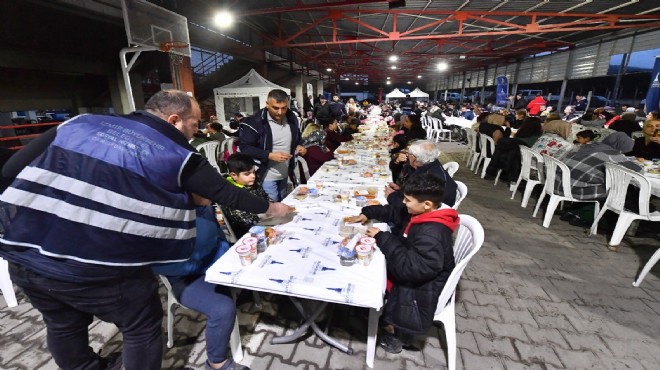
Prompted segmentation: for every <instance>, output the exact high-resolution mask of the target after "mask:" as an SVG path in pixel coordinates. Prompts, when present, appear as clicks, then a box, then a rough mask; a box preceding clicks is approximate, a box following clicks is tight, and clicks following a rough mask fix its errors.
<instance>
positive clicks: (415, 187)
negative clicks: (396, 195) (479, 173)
mask: <svg viewBox="0 0 660 370" xmlns="http://www.w3.org/2000/svg"><path fill="white" fill-rule="evenodd" d="M403 194H404V198H403V203H402V204H390V205H385V206H368V207H364V208H362V213H361V214H360V215H359V216H355V217H352V218H350V219H349V220H348V221H349V222H365V221H367V220H369V219H376V220H379V221H382V222H392V223H394V224H395V225H396V226H397V228H398V229H403V230H404V232H403V235H401V236H397V235H394V234H392V233H390V232H386V231H381V230H380V229H378V228H375V227H370V228H369V229H367V235H369V236H371V237H374V238H375V239H376V244H377V245H378V247H379V248H380V250H381V252H383V254H384V255H385V261H386V265H387V277H388V281H387V302H386V303H385V306H384V308H383V316H382V322H383V323H384V324H385V326H384V327H383V330H384V331H385V334H384V335H382V336H381V337H380V340H379V344H380V346H381V347H383V349H385V351H387V352H390V353H399V352H401V350H402V348H403V344H404V342H406V340H405V338H407V337H409V336H410V335H414V334H424V333H426V332H427V331H428V329H429V328H430V326H431V324H432V323H433V316H434V313H435V309H436V306H437V304H438V297H439V296H440V293H441V292H442V288H444V286H445V283H446V282H447V279H448V278H449V274H451V271H452V270H453V269H454V266H455V262H454V250H453V248H452V244H453V241H452V233H453V232H454V230H455V229H456V228H457V227H458V223H459V218H458V213H456V211H455V210H454V209H452V208H449V207H448V206H446V205H443V204H442V199H443V197H444V184H443V181H442V179H440V178H438V177H436V176H435V175H433V174H431V173H424V174H420V175H419V176H416V177H414V178H412V179H410V180H408V181H407V182H406V184H405V185H404V187H403ZM403 205H405V207H403ZM406 211H407V212H406ZM402 339H403V340H402Z"/></svg>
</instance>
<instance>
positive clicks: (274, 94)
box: [266, 89, 289, 103]
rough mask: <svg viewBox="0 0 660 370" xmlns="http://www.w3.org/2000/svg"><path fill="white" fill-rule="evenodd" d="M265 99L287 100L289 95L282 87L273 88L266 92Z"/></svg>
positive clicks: (279, 101) (280, 101)
mask: <svg viewBox="0 0 660 370" xmlns="http://www.w3.org/2000/svg"><path fill="white" fill-rule="evenodd" d="M266 99H267V100H270V99H274V100H275V101H276V102H278V103H282V102H287V101H289V96H288V95H287V94H286V91H284V90H282V89H273V90H270V92H269V93H268V97H267V98H266Z"/></svg>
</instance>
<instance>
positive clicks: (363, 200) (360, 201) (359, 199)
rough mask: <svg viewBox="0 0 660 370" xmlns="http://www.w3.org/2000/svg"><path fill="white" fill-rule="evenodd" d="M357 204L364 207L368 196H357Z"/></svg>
mask: <svg viewBox="0 0 660 370" xmlns="http://www.w3.org/2000/svg"><path fill="white" fill-rule="evenodd" d="M355 205H356V206H358V207H364V206H366V205H367V198H365V197H363V196H362V195H359V196H357V197H355Z"/></svg>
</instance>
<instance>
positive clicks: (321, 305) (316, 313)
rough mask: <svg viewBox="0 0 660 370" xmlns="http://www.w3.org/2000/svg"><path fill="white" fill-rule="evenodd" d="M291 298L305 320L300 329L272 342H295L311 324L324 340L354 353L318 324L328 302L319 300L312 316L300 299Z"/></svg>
mask: <svg viewBox="0 0 660 370" xmlns="http://www.w3.org/2000/svg"><path fill="white" fill-rule="evenodd" d="M289 298H290V299H291V302H293V305H294V306H295V307H296V309H298V311H299V312H300V313H301V314H302V315H303V318H304V319H305V322H304V323H302V324H301V325H300V326H299V327H298V329H296V330H295V331H294V332H293V333H292V334H290V335H285V336H280V337H275V338H273V339H271V341H270V342H271V343H272V344H282V343H289V342H293V341H294V340H297V339H298V338H300V337H302V336H303V335H305V333H307V329H308V328H309V327H310V326H311V327H312V330H314V333H316V335H318V336H319V338H321V339H322V340H323V341H324V342H326V343H328V344H330V345H331V346H333V347H335V348H337V349H339V350H340V351H342V352H346V353H348V354H349V355H352V354H353V350H352V349H351V348H349V347H348V346H345V345H343V344H341V343H339V342H337V341H336V340H335V339H334V338H332V337H330V336H329V335H327V334H326V333H324V332H323V330H321V328H319V327H318V325H316V322H315V321H316V318H317V317H318V316H319V315H320V314H321V312H323V310H324V309H325V308H326V306H327V305H328V303H327V302H319V306H318V307H316V309H315V310H314V312H312V314H311V315H310V316H307V314H306V313H305V308H304V307H303V306H302V304H301V303H300V301H299V300H298V299H296V298H294V297H289Z"/></svg>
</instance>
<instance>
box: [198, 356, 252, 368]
mask: <svg viewBox="0 0 660 370" xmlns="http://www.w3.org/2000/svg"><path fill="white" fill-rule="evenodd" d="M204 370H216V369H214V368H212V367H211V365H210V364H209V362H208V360H207V361H206V363H205V366H204ZM217 370H250V368H249V367H247V366H243V365H241V364H239V363H236V362H234V360H233V359H231V358H228V359H227V362H225V364H224V365H222V367H221V368H220V369H217Z"/></svg>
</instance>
